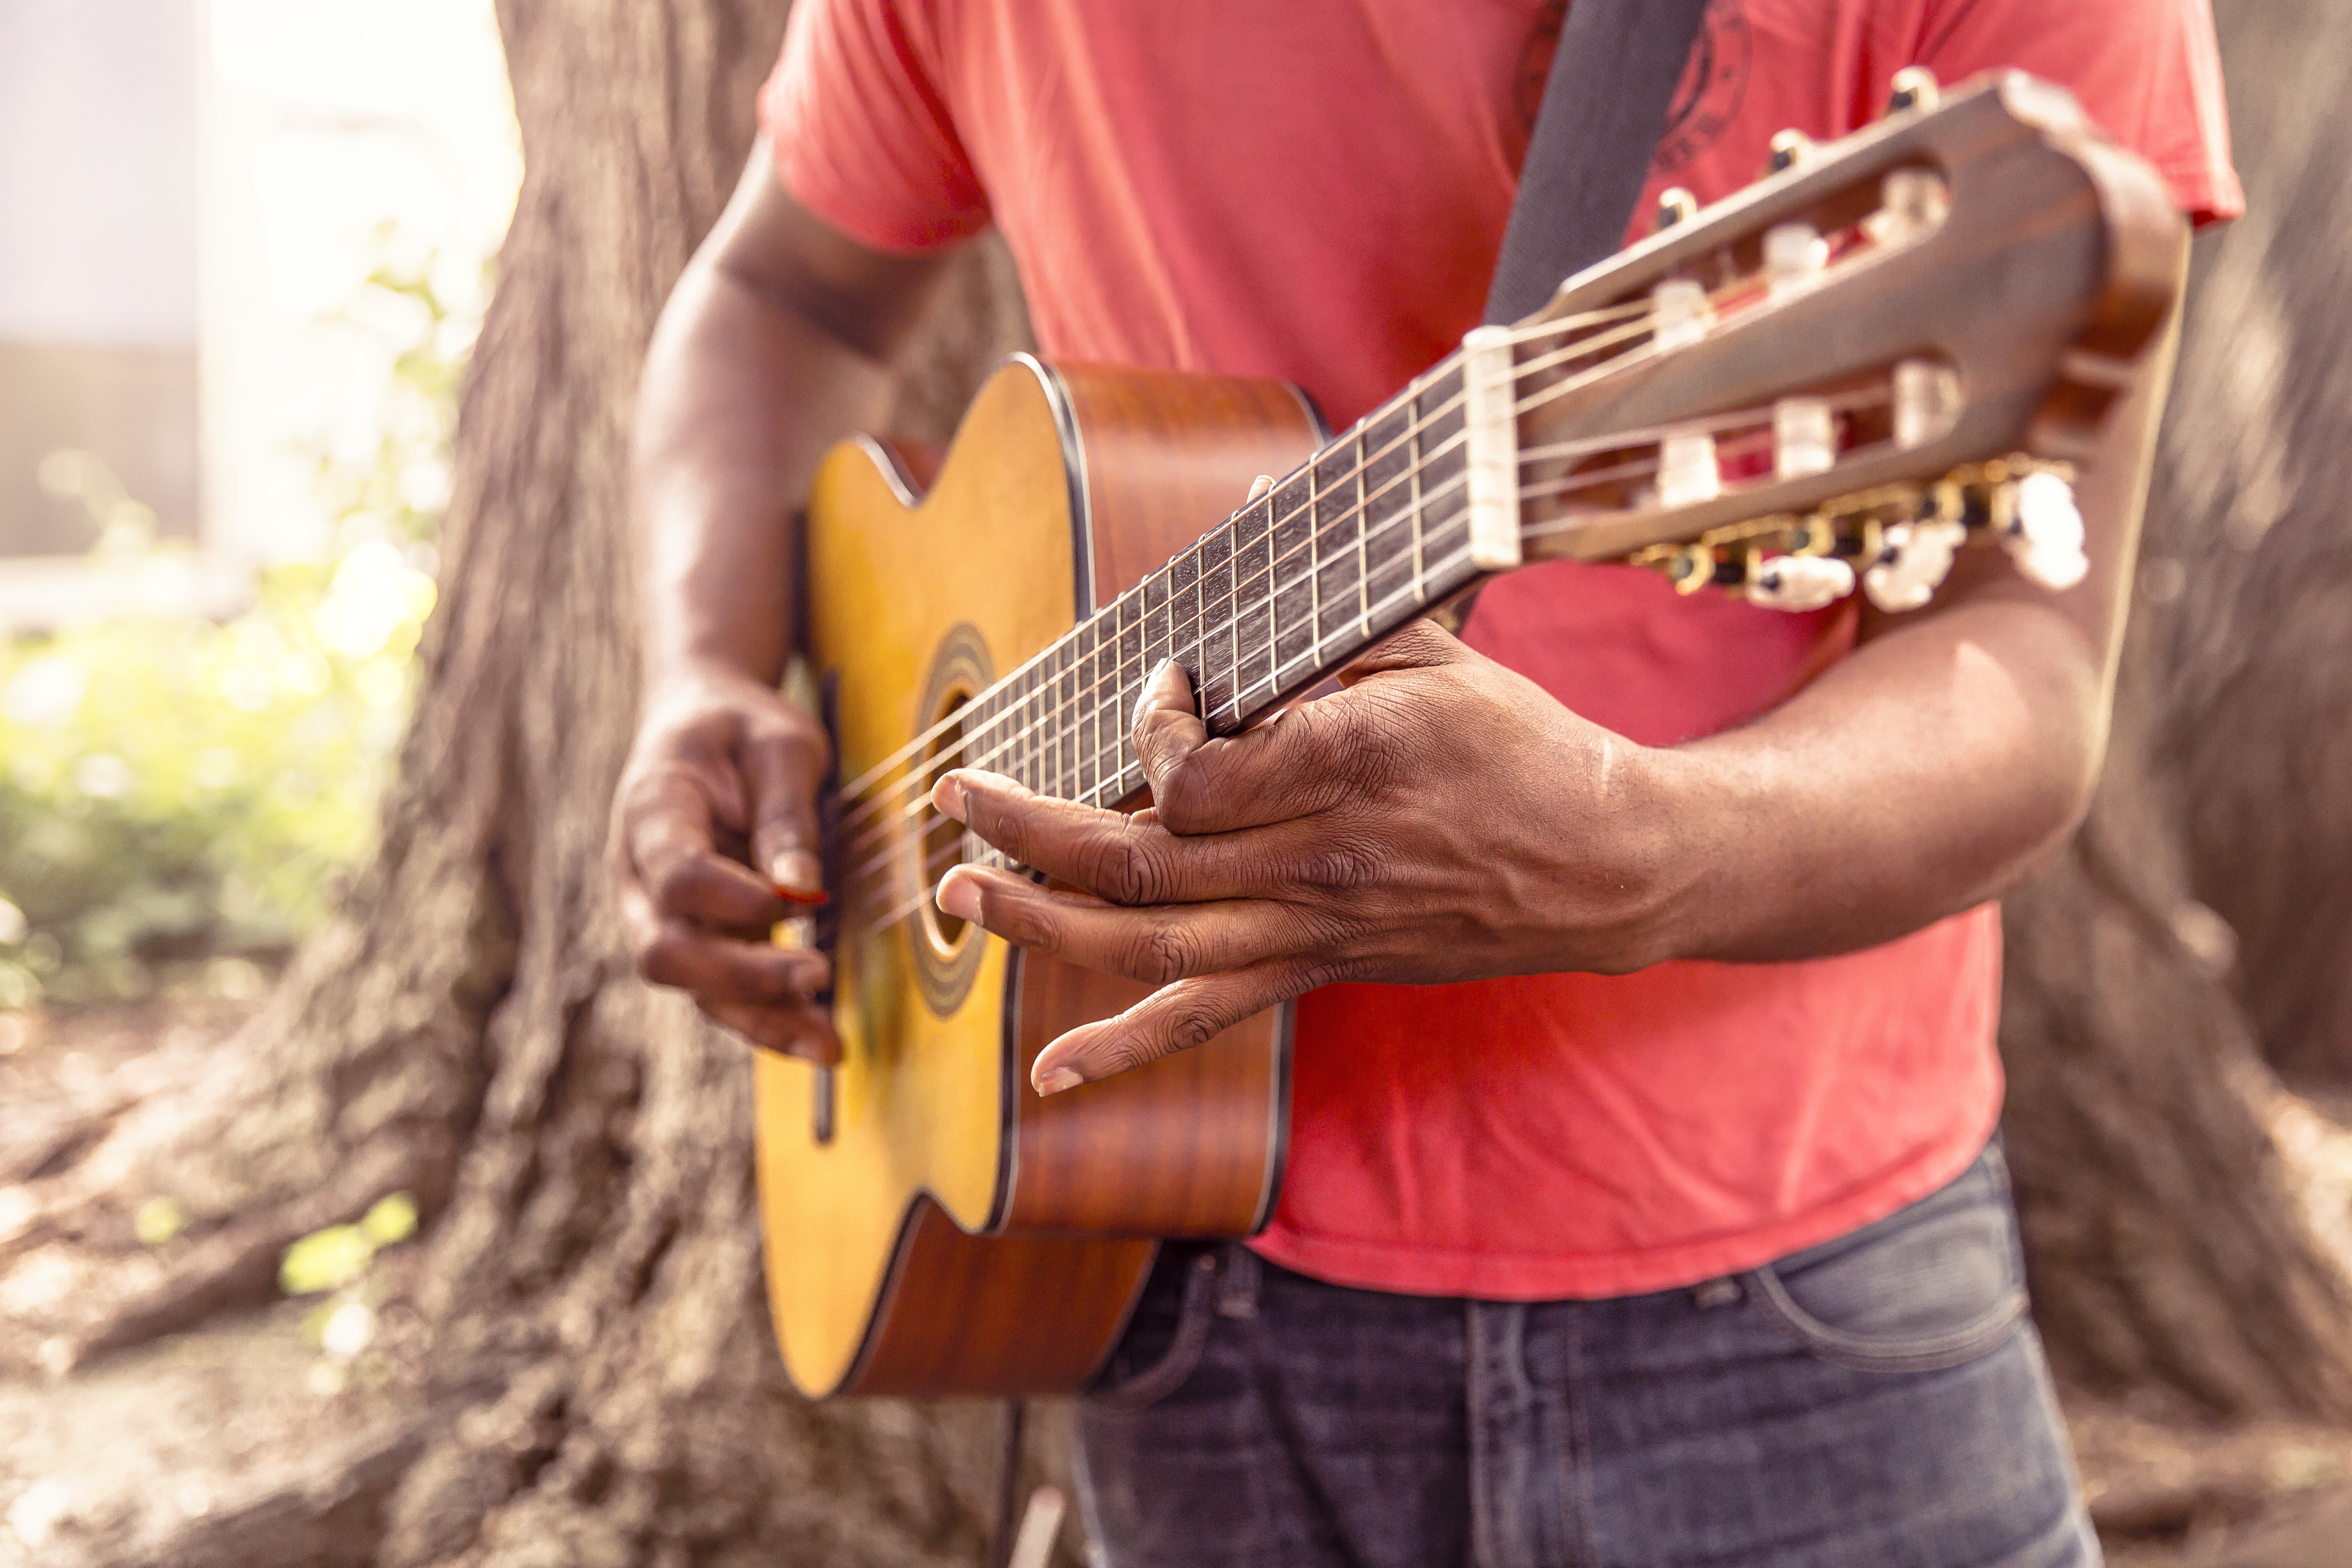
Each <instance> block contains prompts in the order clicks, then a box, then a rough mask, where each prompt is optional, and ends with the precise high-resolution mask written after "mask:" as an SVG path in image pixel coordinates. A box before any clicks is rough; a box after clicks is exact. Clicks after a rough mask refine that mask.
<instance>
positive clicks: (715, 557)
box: [634, 149, 944, 685]
mask: <svg viewBox="0 0 2352 1568" xmlns="http://www.w3.org/2000/svg"><path fill="white" fill-rule="evenodd" d="M943 263H944V257H943V256H939V255H931V256H889V255H885V254H883V253H880V252H877V251H873V250H869V249H867V248H866V247H865V246H860V245H858V244H857V243H856V242H855V241H853V240H851V239H849V238H848V237H847V236H846V235H842V234H841V233H839V232H838V231H836V230H835V229H833V228H831V227H830V226H829V225H826V224H825V223H824V221H823V220H821V219H819V218H818V217H816V216H815V215H814V214H812V213H810V212H808V211H807V210H806V209H804V208H803V207H801V206H800V205H798V204H796V203H794V202H793V200H792V199H791V198H790V197H789V196H788V195H786V194H785V193H784V192H783V190H782V187H781V186H779V185H778V184H777V183H776V178H775V172H774V169H773V167H772V164H771V162H770V161H769V158H768V155H767V153H766V152H765V151H764V149H761V150H755V151H754V152H753V154H752V156H751V161H750V162H749V163H748V164H747V165H746V167H745V169H744V172H743V179H742V182H741V183H740V186H739V188H738V189H737V191H736V193H735V197H734V200H733V201H731V202H730V204H728V208H727V211H726V213H725V214H723V215H722V216H721V217H720V218H719V223H718V224H717V225H715V226H714V227H713V228H712V230H711V233H710V236H709V239H707V240H706V241H705V242H704V243H703V246H702V247H701V249H700V250H699V251H698V252H697V253H696V256H695V257H694V259H693V261H692V262H690V263H689V264H688V267H687V269H686V272H685V274H684V276H683V277H680V279H679V280H678V285H677V289H676V290H675V291H674V292H673V293H672V294H671V296H670V299H669V303H668V304H667V306H666V307H664V308H663V310H662V315H661V320H660V322H659V323H658V324H657V325H656V328H655V330H654V338H653V343H652V346H651V348H650V349H649V350H648V351H647V353H646V367H645V375H644V379H643V381H642V382H641V383H640V385H639V388H638V394H637V423H636V434H635V453H634V455H635V497H634V499H635V516H636V525H637V541H638V551H639V560H638V566H639V571H638V580H639V582H640V583H642V584H643V599H642V602H643V607H644V616H645V650H646V678H647V680H648V682H649V683H652V684H655V685H658V684H660V683H661V682H662V681H663V680H665V679H666V678H667V677H669V676H671V675H673V674H678V673H681V672H684V671H687V670H690V669H692V668H693V667H695V666H696V665H698V664H699V665H704V666H717V667H719V668H721V669H723V670H725V671H728V672H730V673H732V674H741V675H748V676H751V677H752V678H753V679H756V680H759V681H762V682H772V681H774V680H775V678H776V677H777V676H778V675H779V674H781V673H782V669H783V664H784V660H785V658H786V657H787V655H788V654H789V653H791V651H792V648H793V641H794V639H795V637H796V635H797V632H798V629H797V628H796V627H795V626H794V625H793V605H794V599H795V589H794V584H793V570H794V566H795V560H796V557H797V554H798V549H797V547H798V540H797V538H796V535H795V531H794V523H795V519H796V517H798V514H799V510H800V507H801V505H802V503H803V500H804V499H805V498H806V497H807V494H808V487H809V483H810V481H811V480H812V479H813V478H814V476H815V473H816V468H817V465H818V463H819V462H820V461H821V460H822V459H823V457H824V453H825V450H826V448H828V447H830V446H831V445H832V444H834V443H835V442H836V441H838V440H840V439H841V438H842V437H843V436H845V435H847V434H850V433H852V432H854V431H857V430H861V429H872V428H875V427H877V426H878V425H879V424H880V423H881V421H882V419H883V417H884V416H885V414H886V413H887V411H888V400H889V373H890V368H891V365H892V363H893V362H894V361H895V360H896V358H897V356H898V352H899V350H901V349H902V348H903V347H904V346H905V344H906V342H907V340H908V339H909V338H910V337H911V336H912V334H913V331H914V329H915V327H916V326H917V324H918V323H919V321H920V319H921V318H922V315H923V311H924V308H925V306H926V305H927V304H928V302H929V298H930V296H931V293H932V291H933V289H934V287H935V286H936V284H937V281H938V278H939V277H940V272H941V270H942V267H943Z"/></svg>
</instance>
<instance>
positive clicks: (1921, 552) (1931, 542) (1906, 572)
mask: <svg viewBox="0 0 2352 1568" xmlns="http://www.w3.org/2000/svg"><path fill="white" fill-rule="evenodd" d="M1968 537H1969V530H1968V526H1967V525H1966V524H1964V523H1950V522H1943V521H1939V520H1937V519H1934V518H1930V519H1928V520H1927V521H1924V522H1913V523H1889V524H1888V525H1887V526H1886V529H1885V532H1884V533H1883V534H1881V535H1880V536H1879V539H1880V542H1879V549H1878V559H1876V560H1875V561H1873V562H1872V563H1871V565H1870V567H1869V569H1868V570H1865V571H1864V573H1863V574H1862V586H1863V591H1864V592H1866V593H1868V594H1869V595H1870V601H1871V602H1872V603H1873V604H1875V605H1877V606H1878V607H1879V608H1880V609H1881V610H1884V611H1886V612H1889V613H1895V612H1902V611H1905V610H1916V609H1918V608H1919V607H1920V606H1921V605H1923V604H1925V603H1927V601H1928V600H1930V599H1932V598H1934V597H1935V595H1936V590H1937V589H1938V588H1940V587H1942V586H1943V583H1944V579H1945V578H1947V577H1948V576H1949V575H1951V570H1952V557H1953V556H1954V555H1956V554H1957V553H1958V551H1959V548H1960V546H1961V545H1962V544H1964V543H1965V542H1967V539H1968Z"/></svg>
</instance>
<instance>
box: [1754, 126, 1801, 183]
mask: <svg viewBox="0 0 2352 1568" xmlns="http://www.w3.org/2000/svg"><path fill="white" fill-rule="evenodd" d="M1812 155H1813V139H1812V138H1811V137H1810V136H1808V135H1806V134H1805V133H1804V132H1803V131H1799V130H1797V129H1795V128H1794V127H1791V128H1790V129H1789V130H1787V131H1774V132H1773V133H1772V155H1771V156H1770V157H1769V158H1767V159H1766V160H1765V161H1764V172H1766V173H1768V174H1778V173H1779V172H1781V171H1782V170H1784V169H1793V168H1795V167H1796V166H1797V165H1798V164H1800V163H1801V162H1804V161H1805V160H1806V159H1808V158H1810V157H1811V156H1812Z"/></svg>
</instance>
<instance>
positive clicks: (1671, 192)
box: [1650, 185, 1698, 232]
mask: <svg viewBox="0 0 2352 1568" xmlns="http://www.w3.org/2000/svg"><path fill="white" fill-rule="evenodd" d="M1697 215H1698V198H1697V197H1696V196H1694V195H1692V194H1691V193H1689V192H1688V191H1685V190H1684V189H1683V188H1682V187H1681V186H1680V185H1669V186H1667V187H1666V188H1665V189H1664V190H1663V191H1661V192H1659V193H1658V211H1657V214H1656V216H1655V217H1654V218H1653V219H1652V220H1651V223H1650V227H1651V229H1652V231H1653V232H1655V231H1656V230H1658V229H1670V228H1672V227H1674V226H1675V225H1676V224H1686V223H1688V222H1690V220H1691V219H1692V218H1694V217H1696V216H1697Z"/></svg>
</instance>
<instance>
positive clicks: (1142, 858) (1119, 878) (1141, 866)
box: [1085, 828, 1168, 904]
mask: <svg viewBox="0 0 2352 1568" xmlns="http://www.w3.org/2000/svg"><path fill="white" fill-rule="evenodd" d="M1085 862H1086V866H1085V875H1086V877H1087V886H1089V887H1090V888H1092V889H1093V890H1094V892H1095V893H1096V894H1098V895H1099V896H1101V897H1103V898H1106V899H1108V900H1109V901H1110V902H1111V903H1113V904H1164V903H1166V902H1167V897H1168V887H1167V884H1168V877H1167V873H1166V869H1165V868H1164V867H1163V866H1162V865H1161V863H1160V856H1159V854H1158V853H1157V852H1155V851H1154V850H1153V848H1152V846H1151V845H1150V842H1149V841H1147V840H1146V839H1145V838H1144V837H1143V836H1142V835H1141V833H1140V832H1139V831H1136V830H1134V829H1131V828H1122V829H1119V830H1118V831H1113V832H1109V833H1104V834H1101V835H1099V836H1097V838H1096V839H1095V840H1094V841H1092V843H1091V845H1090V847H1089V852H1088V853H1087V855H1086V856H1085Z"/></svg>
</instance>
